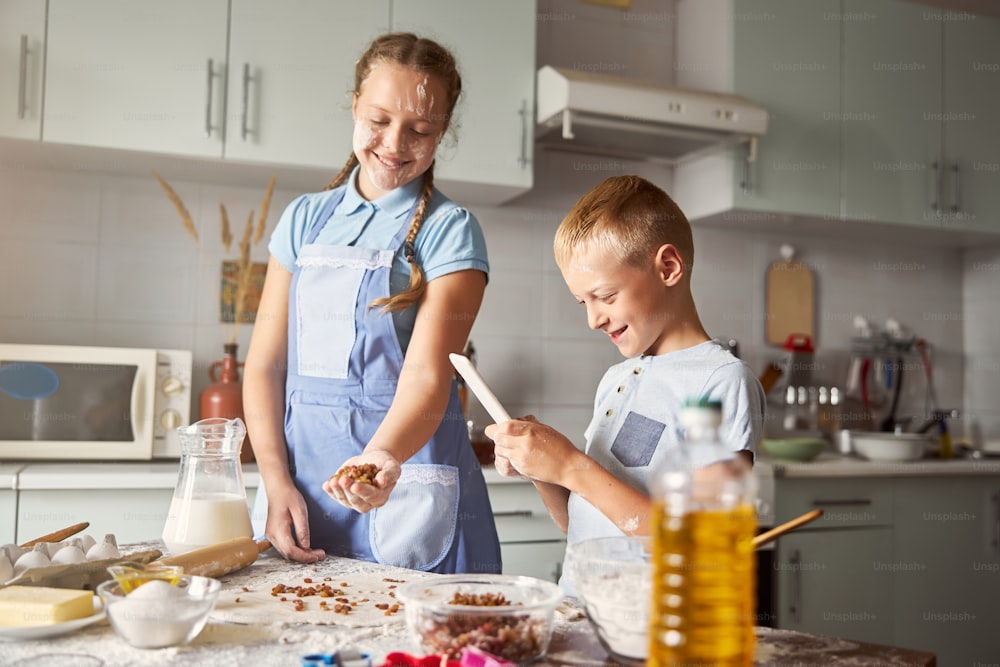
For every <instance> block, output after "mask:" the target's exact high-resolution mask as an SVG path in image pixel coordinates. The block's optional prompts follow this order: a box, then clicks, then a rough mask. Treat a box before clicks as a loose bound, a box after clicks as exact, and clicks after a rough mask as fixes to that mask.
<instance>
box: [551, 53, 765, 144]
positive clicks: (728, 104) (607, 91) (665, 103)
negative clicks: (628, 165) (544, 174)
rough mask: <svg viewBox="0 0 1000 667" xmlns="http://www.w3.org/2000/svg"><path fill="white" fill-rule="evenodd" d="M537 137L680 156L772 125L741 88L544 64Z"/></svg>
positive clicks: (742, 139)
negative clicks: (735, 91) (706, 87)
mask: <svg viewBox="0 0 1000 667" xmlns="http://www.w3.org/2000/svg"><path fill="white" fill-rule="evenodd" d="M537 86H538V89H537V102H536V104H537V107H536V109H537V113H536V121H537V126H536V128H535V139H536V141H537V142H538V143H539V145H540V146H542V147H547V148H558V149H563V150H570V151H576V152H582V153H588V154H592V155H609V156H615V157H622V158H641V159H653V160H662V161H666V162H670V163H678V162H682V161H686V160H690V159H694V158H697V157H701V156H702V155H705V154H707V153H709V152H711V151H715V150H718V149H719V148H722V147H724V146H731V145H734V144H741V143H746V144H747V145H748V151H749V152H748V159H749V160H753V158H754V154H755V153H756V140H757V137H759V136H761V135H763V134H764V133H765V132H766V131H767V111H766V110H765V109H763V108H761V107H759V106H756V105H755V104H753V103H752V102H750V101H749V100H747V99H745V98H743V97H740V96H738V95H729V94H722V93H710V92H705V91H697V90H690V89H684V88H674V87H670V86H663V85H657V84H652V83H648V82H643V81H638V80H634V79H627V78H624V77H619V76H609V75H606V74H596V73H592V72H581V71H577V70H568V69H559V68H556V67H551V66H548V65H546V66H544V67H541V68H540V69H539V70H538V78H537Z"/></svg>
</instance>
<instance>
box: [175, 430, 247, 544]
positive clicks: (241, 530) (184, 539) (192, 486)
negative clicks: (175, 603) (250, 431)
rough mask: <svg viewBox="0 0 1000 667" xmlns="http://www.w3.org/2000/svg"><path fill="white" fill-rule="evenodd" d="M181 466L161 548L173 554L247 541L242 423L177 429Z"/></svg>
mask: <svg viewBox="0 0 1000 667" xmlns="http://www.w3.org/2000/svg"><path fill="white" fill-rule="evenodd" d="M177 432H178V433H179V434H180V441H181V466H180V472H179V473H178V476H177V486H176V487H175V488H174V496H173V499H172V500H171V501H170V510H169V511H168V512H167V521H166V525H164V527H163V542H164V544H165V545H166V547H167V549H168V550H169V551H170V553H172V554H178V553H183V552H185V551H191V550H192V549H198V548H201V547H205V546H209V545H212V544H216V543H218V542H224V541H226V540H231V539H233V538H236V537H252V536H253V529H252V528H251V527H250V510H249V508H248V506H247V496H246V490H245V489H244V487H243V470H242V468H241V466H240V448H241V447H242V445H243V438H244V437H246V433H247V428H246V426H245V425H244V424H243V420H241V419H239V418H238V417H237V418H236V419H224V418H221V417H213V418H210V419H202V420H201V421H199V422H195V423H194V424H191V425H190V426H184V427H181V428H179V429H177Z"/></svg>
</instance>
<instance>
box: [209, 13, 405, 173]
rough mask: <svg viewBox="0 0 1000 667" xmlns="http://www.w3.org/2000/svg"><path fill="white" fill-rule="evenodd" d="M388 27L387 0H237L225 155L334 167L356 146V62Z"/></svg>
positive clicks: (231, 29)
mask: <svg viewBox="0 0 1000 667" xmlns="http://www.w3.org/2000/svg"><path fill="white" fill-rule="evenodd" d="M388 28H389V0H377V1H376V0H371V1H369V2H364V3H341V2H330V1H329V0H292V1H290V2H284V3H275V2H272V1H269V0H234V1H233V3H232V15H231V17H230V37H229V61H228V62H229V86H228V103H227V107H226V108H227V110H228V111H227V114H226V117H227V123H226V140H225V148H224V155H225V157H226V158H227V159H235V160H247V161H253V162H273V163H278V164H286V165H295V166H307V167H322V168H326V169H330V170H332V172H333V173H336V171H338V170H339V169H340V166H341V165H343V163H344V162H345V161H346V160H347V156H348V155H350V152H351V136H352V135H353V127H354V123H353V121H352V119H351V94H350V93H351V91H352V90H353V88H354V63H355V61H357V59H358V56H359V55H360V54H361V52H362V51H363V50H364V49H365V47H366V46H367V45H368V43H369V42H371V40H372V39H373V38H374V37H376V36H377V35H379V34H381V33H384V32H386V31H387V30H388ZM318 185H321V184H320V183H318Z"/></svg>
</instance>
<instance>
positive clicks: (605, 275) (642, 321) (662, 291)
mask: <svg viewBox="0 0 1000 667" xmlns="http://www.w3.org/2000/svg"><path fill="white" fill-rule="evenodd" d="M559 270H560V271H561V272H562V276H563V280H565V281H566V286H567V287H569V291H570V293H571V294H572V295H573V297H574V298H575V299H576V300H577V301H578V302H579V303H580V304H581V305H583V306H585V307H586V309H587V325H588V326H589V327H590V328H591V329H598V330H600V331H603V332H604V333H606V334H607V335H608V336H609V337H610V338H611V342H612V343H614V344H615V345H616V346H617V347H618V351H619V352H621V353H622V355H623V356H625V357H626V358H630V357H636V356H639V355H641V354H650V355H655V354H661V353H662V352H663V350H661V347H662V346H663V342H664V339H665V338H666V335H667V333H668V331H669V328H670V322H669V305H668V299H667V291H668V290H667V289H666V286H665V282H664V278H663V275H662V273H661V272H660V271H659V270H658V269H657V266H656V262H655V260H654V258H653V257H650V260H649V264H648V265H647V266H646V267H635V266H631V265H628V264H625V263H624V262H622V261H621V260H620V259H618V258H617V257H616V256H615V255H614V254H613V253H611V252H609V251H608V250H605V249H602V248H600V247H598V246H597V245H594V244H592V245H591V246H590V247H588V248H586V249H583V250H578V251H576V252H574V253H573V254H572V256H571V257H570V258H569V260H568V261H567V262H565V264H560V266H559Z"/></svg>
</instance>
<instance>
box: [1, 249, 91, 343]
mask: <svg viewBox="0 0 1000 667" xmlns="http://www.w3.org/2000/svg"><path fill="white" fill-rule="evenodd" d="M98 259H99V249H98V247H97V246H96V245H93V244H91V245H85V244H82V243H63V242H62V241H61V240H58V239H56V238H53V239H50V240H48V241H41V240H38V241H20V240H15V239H3V242H2V244H0V284H2V285H3V294H4V295H3V297H0V317H9V318H23V319H24V320H25V321H26V322H32V323H34V325H35V329H36V330H38V331H39V332H41V331H43V330H45V329H46V328H47V326H48V325H49V323H50V322H52V321H54V320H57V319H58V320H69V321H74V320H77V321H84V322H89V321H92V320H94V319H96V316H97V297H96V295H97V282H98V264H99V262H98Z"/></svg>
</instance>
